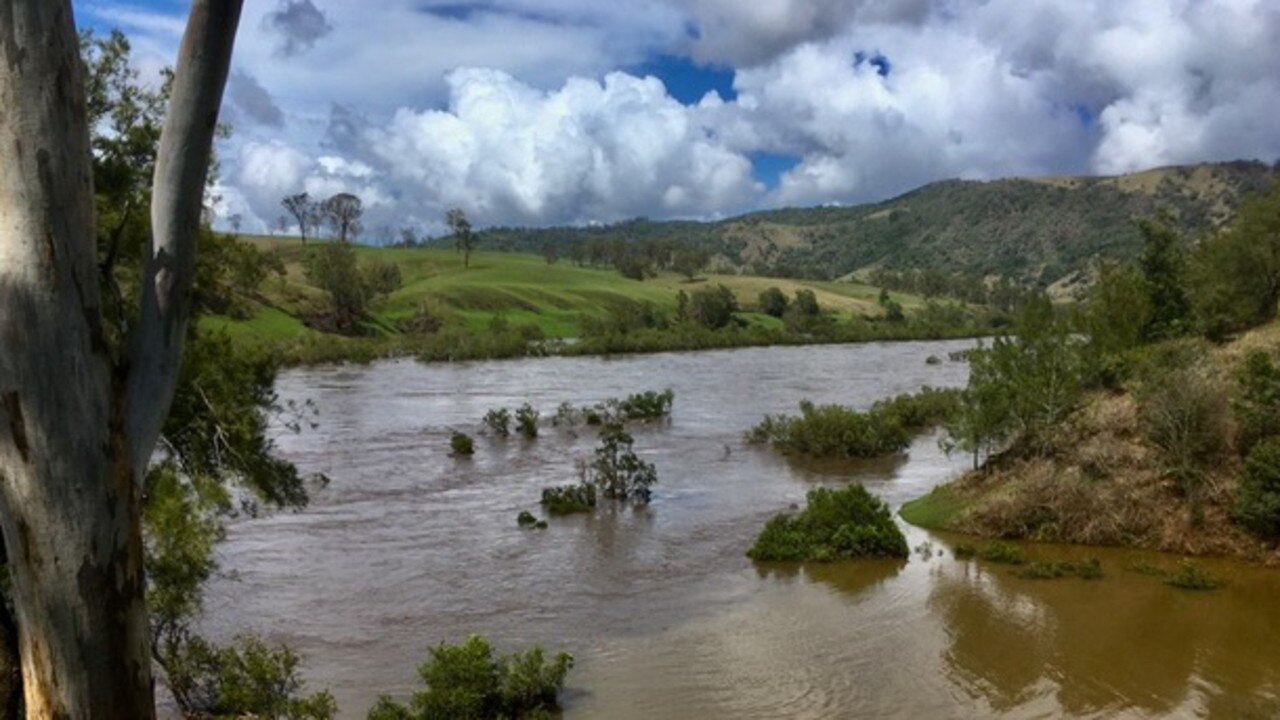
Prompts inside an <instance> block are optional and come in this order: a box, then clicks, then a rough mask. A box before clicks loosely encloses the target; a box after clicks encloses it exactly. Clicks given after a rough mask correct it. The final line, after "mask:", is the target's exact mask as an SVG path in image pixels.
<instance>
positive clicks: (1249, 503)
mask: <svg viewBox="0 0 1280 720" xmlns="http://www.w3.org/2000/svg"><path fill="white" fill-rule="evenodd" d="M1235 520H1236V522H1238V523H1240V524H1241V525H1243V526H1244V527H1245V528H1247V529H1248V530H1249V531H1250V532H1252V533H1254V534H1256V535H1258V536H1259V537H1263V538H1272V539H1274V538H1280V438H1276V437H1271V438H1268V439H1266V440H1263V441H1262V442H1260V443H1258V444H1257V445H1255V446H1254V447H1253V449H1252V450H1250V451H1249V455H1248V457H1247V458H1246V459H1245V467H1244V475H1243V476H1242V477H1241V478H1240V486H1239V488H1238V490H1237V491H1236V501H1235Z"/></svg>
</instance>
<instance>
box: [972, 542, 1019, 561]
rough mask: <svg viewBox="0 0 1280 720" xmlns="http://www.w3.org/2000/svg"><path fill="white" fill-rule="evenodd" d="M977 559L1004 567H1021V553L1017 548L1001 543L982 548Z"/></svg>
mask: <svg viewBox="0 0 1280 720" xmlns="http://www.w3.org/2000/svg"><path fill="white" fill-rule="evenodd" d="M979 557H981V558H982V559H983V560H986V561H987V562H993V563H1001V564H1004V565H1021V564H1022V553H1021V552H1019V551H1018V548H1016V547H1014V546H1013V545H1010V544H1009V543H1003V542H999V541H996V542H990V543H987V544H986V546H984V547H983V548H982V551H981V552H980V553H979Z"/></svg>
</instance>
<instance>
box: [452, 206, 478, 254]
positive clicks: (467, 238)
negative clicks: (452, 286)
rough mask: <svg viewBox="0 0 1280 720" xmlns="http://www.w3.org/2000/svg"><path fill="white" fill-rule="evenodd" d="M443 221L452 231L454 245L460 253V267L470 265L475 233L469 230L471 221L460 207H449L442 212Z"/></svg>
mask: <svg viewBox="0 0 1280 720" xmlns="http://www.w3.org/2000/svg"><path fill="white" fill-rule="evenodd" d="M444 221H445V222H446V223H448V224H449V229H450V230H452V231H453V242H454V247H456V248H457V249H458V252H460V253H462V267H463V268H464V269H465V268H469V267H471V249H472V248H473V247H475V233H473V232H471V221H470V220H468V219H467V214H466V213H465V212H463V211H462V208H458V207H455V208H449V210H448V211H447V212H446V213H445V214H444Z"/></svg>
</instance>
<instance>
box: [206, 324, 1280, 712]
mask: <svg viewBox="0 0 1280 720" xmlns="http://www.w3.org/2000/svg"><path fill="white" fill-rule="evenodd" d="M966 346H967V343H965V342H934V343H891V344H890V343H886V344H864V345H850V346H823V347H796V348H756V349H740V350H729V351H714V352H701V353H684V354H661V355H647V356H636V357H628V358H622V359H599V358H550V359H536V360H521V361H509V362H486V363H463V364H452V365H444V364H439V365H421V364H417V363H413V362H408V361H405V362H384V363H377V364H374V365H369V366H366V367H321V368H312V369H303V370H293V371H290V372H288V373H285V374H284V375H283V376H282V377H281V378H280V382H279V388H278V389H279V392H280V394H281V396H282V397H283V398H285V399H294V400H305V399H311V400H313V401H314V402H315V403H316V405H317V407H318V408H319V411H320V415H319V417H318V418H317V419H318V421H319V423H320V427H319V428H318V429H316V430H312V431H306V432H303V433H301V434H298V435H292V434H288V433H285V434H282V435H281V437H280V448H281V451H282V453H283V454H284V456H286V457H288V458H289V459H290V460H292V461H294V462H296V463H297V464H298V465H299V466H300V467H301V468H302V469H303V470H304V471H308V472H323V473H326V474H328V475H329V476H330V477H331V478H332V482H331V484H330V485H329V486H328V487H326V488H324V489H322V490H319V491H318V492H316V493H315V495H314V500H313V503H312V505H311V506H310V507H309V508H308V509H307V510H306V511H304V512H301V513H296V514H279V515H273V516H268V517H260V518H245V519H242V520H238V521H236V522H235V523H234V524H233V525H232V527H231V531H230V534H229V538H228V539H227V542H226V543H224V544H223V545H222V547H221V549H220V553H221V556H222V560H223V563H224V567H225V569H226V570H228V571H231V574H232V575H234V579H223V580H219V581H218V582H216V583H215V584H214V586H213V587H212V588H211V592H210V598H209V604H208V611H209V615H208V625H209V630H210V631H211V632H212V633H213V634H215V635H218V636H223V637H225V636H227V635H229V634H231V633H232V632H233V631H236V630H246V629H249V630H256V631H258V632H261V633H263V634H265V635H266V636H268V637H269V638H271V639H274V640H280V641H287V642H289V643H291V644H292V645H293V646H294V647H295V648H297V649H298V650H299V651H300V653H301V654H302V655H303V656H304V658H305V666H304V670H305V676H306V678H307V680H308V681H309V683H310V685H311V687H313V688H324V687H327V688H329V689H330V690H332V692H333V693H334V695H335V696H336V698H337V700H338V702H339V704H340V706H341V708H342V717H344V718H362V717H364V713H365V711H366V710H367V708H368V707H369V706H370V705H371V704H372V703H373V701H374V700H375V698H376V697H377V696H378V695H379V694H381V693H390V694H392V695H395V696H400V697H404V696H406V695H407V694H408V693H410V692H411V691H412V690H413V689H414V688H415V687H416V686H417V677H416V672H415V668H416V667H417V665H418V664H419V663H421V662H422V660H423V658H424V657H425V654H426V648H427V647H428V646H430V645H433V644H435V643H438V642H441V641H457V640H459V639H461V638H463V637H464V636H466V635H467V634H469V633H482V634H484V635H486V636H488V637H489V638H490V639H492V640H493V641H494V642H495V644H497V645H498V646H499V647H500V648H501V649H503V650H510V649H515V648H519V647H523V646H525V645H528V644H531V643H540V644H542V645H543V646H545V647H547V648H548V649H560V648H563V649H567V650H569V651H570V652H572V653H573V654H574V656H575V657H576V659H577V666H576V667H575V668H574V670H573V671H572V672H571V673H570V676H569V684H568V688H567V691H566V694H565V706H566V707H565V715H566V717H568V718H697V719H698V720H708V719H711V718H778V717H796V718H845V717H848V718H863V717H898V718H969V717H1009V718H1024V717H1026V718H1031V717H1060V716H1071V717H1184V716H1185V717H1197V716H1213V717H1224V718H1234V717H1258V718H1271V717H1280V573H1277V572H1274V571H1266V570H1262V569H1258V568H1252V567H1247V566H1244V565H1240V564H1235V563H1230V562H1212V561H1210V562H1206V563H1205V566H1206V567H1207V568H1209V569H1210V570H1211V571H1212V572H1214V573H1215V574H1217V575H1219V576H1221V577H1223V578H1224V579H1226V580H1227V585H1226V586H1225V587H1224V588H1223V589H1221V590H1218V591H1215V592H1211V593H1192V592H1187V591H1179V590H1176V589H1173V588H1170V587H1167V586H1165V585H1164V584H1162V583H1161V582H1160V581H1159V580H1158V579H1155V578H1153V577H1150V576H1147V575H1143V574H1139V573H1136V572H1132V571H1131V570H1128V569H1127V568H1131V567H1133V566H1135V565H1137V564H1139V563H1144V562H1145V563H1155V564H1160V565H1164V566H1167V567H1171V566H1173V565H1174V564H1176V562H1177V558H1171V557H1167V556H1161V555H1155V554H1144V553H1135V552H1126V551H1119V550H1105V549H1079V548H1055V547H1047V546H1034V547H1030V548H1028V549H1027V553H1028V554H1030V555H1032V556H1039V557H1045V558H1062V559H1070V558H1073V557H1085V556H1095V557H1098V558H1100V559H1101V561H1102V565H1103V569H1104V572H1105V577H1104V578H1103V579H1101V580H1097V581H1084V580H1078V579H1062V580H1052V581H1046V580H1026V579H1021V578H1018V577H1015V576H1014V575H1012V574H1011V573H1010V571H1009V570H1008V568H1006V567H1002V566H993V565H989V564H987V563H984V562H981V561H960V560H956V559H955V558H954V557H952V554H951V551H950V548H951V546H952V544H953V543H954V542H956V541H957V539H956V538H953V537H946V536H941V535H936V534H931V533H928V532H925V531H922V530H919V529H916V528H909V527H908V528H907V535H908V540H909V542H910V544H911V546H912V547H913V548H915V547H920V546H922V545H925V544H928V545H929V552H928V553H925V552H921V551H917V552H916V553H913V555H912V557H911V559H910V560H909V561H905V562H855V563H842V564H833V565H824V566H810V567H805V568H798V567H795V566H787V565H757V564H754V563H752V562H751V561H749V560H748V559H747V558H746V557H745V556H744V554H743V553H744V552H745V550H746V549H747V547H749V546H750V544H751V541H752V540H753V538H754V536H755V534H756V533H757V532H758V531H759V529H760V528H761V526H762V525H763V524H764V522H765V521H766V520H767V519H768V518H769V517H770V516H771V515H772V514H774V513H776V512H778V511H781V510H785V509H787V508H788V506H789V505H791V504H792V503H800V504H802V503H803V501H804V495H805V492H806V491H807V490H808V489H810V488H812V487H815V486H818V485H839V484H842V483H847V482H849V481H854V480H856V481H861V482H863V483H865V484H866V485H867V486H868V488H869V489H871V490H872V491H873V492H876V493H878V494H880V495H881V496H883V497H884V498H885V499H886V500H888V501H889V502H890V503H891V504H893V505H894V506H897V505H899V504H901V503H902V502H903V501H905V500H908V499H911V498H913V497H916V496H918V495H921V494H923V493H924V492H926V491H927V490H928V489H929V488H930V487H932V486H934V485H936V484H937V483H939V482H942V481H943V480H945V479H947V478H948V477H949V476H951V475H952V474H953V473H955V472H956V471H958V470H959V469H961V468H962V467H963V465H964V463H965V459H964V458H959V457H957V458H948V457H946V456H945V455H944V454H943V453H942V452H941V451H940V450H939V449H938V444H937V438H936V437H932V436H926V437H922V438H920V439H919V440H918V441H916V442H915V443H914V444H913V445H912V447H911V449H910V451H909V452H908V453H906V454H904V455H903V456H901V457H896V458H891V459H888V460H885V461H881V462H876V463H862V464H848V463H834V464H832V463H828V464H824V465H805V464H801V463H795V462H791V461H788V460H786V459H784V458H781V457H778V456H777V455H776V454H774V453H773V452H771V451H769V450H766V449H760V448H754V447H750V446H746V445H744V444H743V442H742V433H743V431H744V430H746V429H747V428H749V427H750V426H751V425H753V424H754V423H756V422H757V421H758V420H759V419H760V417H761V416H762V415H763V414H764V413H776V412H792V411H794V410H795V406H796V404H797V403H798V402H799V401H800V400H802V399H805V398H811V399H815V400H819V401H821V402H839V403H844V404H850V405H854V406H858V407H866V406H868V405H870V404H871V403H872V402H874V401H875V400H877V399H880V398H884V397H887V396H890V395H893V394H896V393H899V392H906V391H911V390H915V389H916V388H918V387H920V386H922V385H933V386H948V385H957V384H961V383H963V382H964V380H965V377H966V373H967V369H966V367H965V366H964V365H963V364H961V363H955V362H950V361H945V362H943V363H942V364H939V365H929V364H926V362H925V359H926V358H927V357H928V356H930V355H936V356H939V357H942V358H946V357H947V354H948V352H949V351H952V350H956V349H960V348H963V347H966ZM666 387H670V388H672V389H674V390H675V393H676V403H675V411H674V414H673V416H672V418H671V420H670V422H668V423H660V424H656V425H651V426H641V427H638V428H636V429H635V431H634V434H635V436H636V447H637V449H638V450H639V452H640V453H641V454H642V455H643V456H644V457H646V458H647V459H649V460H651V461H653V462H654V463H656V464H657V468H658V473H659V484H658V485H657V486H656V488H655V498H654V501H653V503H652V505H651V506H650V507H649V508H647V509H644V510H630V509H622V510H616V511H614V510H608V509H606V510H602V511H600V512H598V513H597V514H595V515H594V516H577V517H569V518H557V519H552V520H551V527H550V528H549V529H547V530H545V531H525V530H520V529H518V528H517V527H516V523H515V517H516V514H517V513H518V512H519V511H521V510H525V509H528V510H532V511H534V512H537V511H538V509H539V508H538V505H537V499H538V495H539V490H540V488H541V487H543V486H545V485H548V484H553V483H563V482H570V481H572V480H573V479H574V463H575V459H576V458H579V457H582V456H585V455H587V454H588V453H589V452H590V450H591V448H592V445H593V440H594V435H593V433H592V432H590V431H589V430H587V429H583V428H579V429H578V430H577V431H576V433H575V432H570V431H566V430H562V429H556V428H552V427H549V426H547V424H546V423H545V422H544V427H543V435H542V437H540V438H539V439H538V440H537V441H534V442H526V441H523V440H520V439H516V438H512V439H508V440H496V439H491V438H487V437H483V436H480V435H479V427H480V422H479V421H480V418H481V417H482V416H483V415H484V413H485V411H486V410H488V409H489V408H494V407H499V406H506V407H515V406H517V405H519V404H520V403H523V402H526V401H528V402H531V403H532V404H533V405H535V406H536V407H538V408H539V409H540V410H541V411H542V413H543V416H544V421H545V419H546V418H547V416H549V415H551V414H552V412H553V411H554V409H555V407H556V406H557V405H558V404H559V403H561V402H562V401H566V400H567V401H570V402H573V403H575V404H585V403H592V402H598V401H601V400H604V399H606V398H610V397H618V396H622V395H625V394H627V393H631V392H636V391H640V390H647V389H662V388H666ZM455 428H456V429H460V430H465V431H467V432H471V433H473V434H475V435H477V443H476V455H475V457H474V458H473V459H470V460H458V459H454V458H451V457H449V455H448V435H449V432H450V430H451V429H455ZM926 555H927V557H926Z"/></svg>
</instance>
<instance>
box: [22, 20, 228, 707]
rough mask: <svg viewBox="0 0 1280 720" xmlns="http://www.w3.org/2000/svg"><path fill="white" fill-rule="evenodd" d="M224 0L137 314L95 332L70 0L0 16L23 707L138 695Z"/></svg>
mask: <svg viewBox="0 0 1280 720" xmlns="http://www.w3.org/2000/svg"><path fill="white" fill-rule="evenodd" d="M241 5H242V2H241V0H194V2H193V3H192V7H191V12H190V19H189V21H188V25H187V29H186V32H185V34H184V36H183V41H182V45H181V48H180V50H179V56H178V65H177V71H176V73H175V75H174V78H173V84H172V92H171V95H170V98H169V104H168V112H167V116H166V120H165V124H164V129H163V132H162V133H161V137H160V147H159V153H158V155H157V159H156V164H155V172H154V181H153V183H152V185H153V191H152V196H151V230H152V233H151V237H152V240H151V244H150V246H149V248H148V252H147V262H146V268H145V271H144V274H143V277H142V283H141V285H142V290H141V300H140V304H139V306H138V310H137V318H136V321H134V322H133V323H132V324H131V325H130V326H129V327H128V328H127V330H128V332H127V337H125V338H122V340H123V341H122V342H120V343H112V342H109V335H108V332H107V329H106V328H105V327H104V323H103V314H102V305H101V301H100V296H99V277H98V273H99V268H98V263H97V257H96V255H97V253H96V251H95V248H96V223H95V220H94V213H93V202H94V192H93V166H92V156H91V154H90V148H89V119H88V112H87V103H86V88H85V85H84V75H83V67H82V64H81V59H80V45H79V41H78V38H77V35H76V31H75V26H74V21H73V18H72V11H71V3H70V2H69V0H56V1H55V0H8V1H7V2H6V3H5V5H4V6H3V9H2V11H0V12H3V15H4V18H5V19H4V26H5V32H3V33H0V54H2V55H3V56H4V57H6V58H8V59H9V60H8V61H7V62H5V63H0V104H2V105H3V107H5V108H6V110H5V112H3V113H0V216H3V217H4V218H5V222H4V223H3V224H0V338H2V339H3V341H2V342H0V477H2V479H3V481H2V482H0V527H2V528H3V533H4V539H5V547H6V551H7V555H8V562H9V568H10V572H11V576H12V597H13V601H14V605H15V611H16V615H17V626H18V627H17V633H18V646H19V651H20V653H21V657H22V680H23V691H24V698H25V707H26V712H27V713H28V716H30V717H51V718H52V717H58V718H151V717H154V715H155V708H154V697H153V690H152V680H151V659H150V653H149V648H148V628H147V613H146V606H145V599H144V598H145V588H146V583H145V578H144V573H143V551H142V532H141V525H142V512H141V508H142V502H141V501H142V478H143V472H144V470H145V469H146V467H147V464H148V462H149V461H150V459H151V453H152V450H153V448H154V446H155V443H156V440H157V438H158V436H159V434H160V431H161V426H162V425H163V423H164V420H165V417H166V416H167V414H168V410H169V404H170V402H171V400H172V398H173V393H174V389H175V386H176V383H177V379H178V366H179V361H180V359H181V354H182V347H183V343H184V340H185V339H186V336H187V323H188V318H189V312H190V308H191V289H192V280H193V275H194V264H195V249H196V238H197V233H198V228H199V223H200V216H201V208H202V202H203V191H204V186H205V180H206V173H207V171H208V168H209V159H210V151H211V149H212V144H213V139H214V134H215V132H216V126H217V114H218V108H219V106H220V104H221V99H222V91H223V88H224V86H225V84H226V78H227V71H228V67H229V64H230V58H231V52H232V46H233V44H234V38H235V32H236V27H237V25H238V23H239V17H240V10H241Z"/></svg>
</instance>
